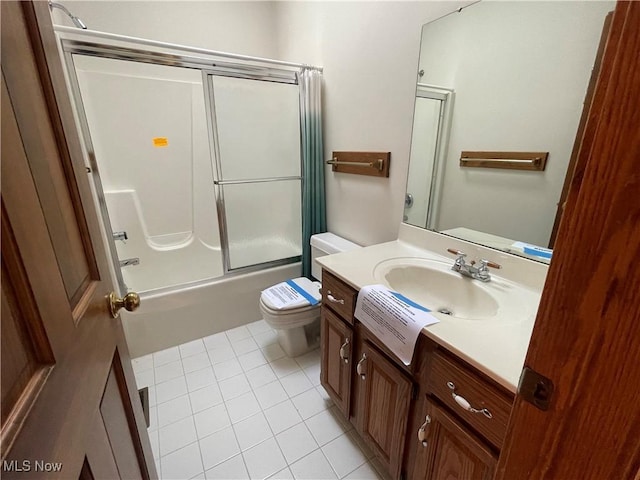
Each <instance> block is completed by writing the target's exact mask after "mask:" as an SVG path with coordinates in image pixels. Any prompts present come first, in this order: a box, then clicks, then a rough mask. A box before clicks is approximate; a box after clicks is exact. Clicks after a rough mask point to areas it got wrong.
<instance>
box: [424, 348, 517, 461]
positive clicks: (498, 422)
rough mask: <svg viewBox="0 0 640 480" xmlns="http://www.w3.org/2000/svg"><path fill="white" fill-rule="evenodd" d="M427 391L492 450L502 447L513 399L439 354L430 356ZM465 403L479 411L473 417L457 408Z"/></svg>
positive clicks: (471, 413) (462, 409)
mask: <svg viewBox="0 0 640 480" xmlns="http://www.w3.org/2000/svg"><path fill="white" fill-rule="evenodd" d="M428 391H429V392H430V393H432V394H433V395H435V396H436V397H438V399H440V400H441V401H442V402H443V403H444V404H445V405H447V406H448V407H449V408H451V410H453V411H454V412H455V413H456V414H457V415H458V416H459V417H460V418H462V419H463V420H464V421H466V422H467V423H468V424H469V425H470V426H471V427H473V428H474V429H475V430H476V431H477V432H478V433H480V434H481V435H483V436H484V437H485V438H486V439H487V440H488V441H489V442H491V443H492V444H493V445H494V446H495V447H497V448H498V449H500V448H501V447H502V442H503V441H504V436H505V433H506V430H507V422H508V421H509V414H510V413H511V406H512V404H513V398H510V397H509V396H508V395H507V394H505V393H503V392H501V391H499V390H498V389H497V388H496V387H494V386H493V385H491V384H489V383H488V382H487V381H486V380H484V379H482V378H480V377H479V376H478V375H477V374H474V373H472V372H471V371H470V370H468V369H467V368H466V367H464V366H463V365H461V364H459V363H457V362H455V361H454V360H453V359H451V358H449V357H446V356H445V355H443V354H442V353H441V352H439V351H436V352H434V355H433V360H432V364H431V369H430V373H429V379H428ZM455 396H457V397H458V399H457V401H456V398H455ZM465 400H466V402H468V404H469V405H470V407H472V408H473V409H477V410H480V411H479V412H475V413H474V412H471V411H469V410H467V409H465V408H464V406H463V405H460V403H463V404H464V403H465Z"/></svg>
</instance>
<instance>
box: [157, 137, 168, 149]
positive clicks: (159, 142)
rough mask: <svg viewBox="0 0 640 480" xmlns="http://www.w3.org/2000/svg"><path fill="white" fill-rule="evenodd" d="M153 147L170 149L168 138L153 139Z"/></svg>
mask: <svg viewBox="0 0 640 480" xmlns="http://www.w3.org/2000/svg"><path fill="white" fill-rule="evenodd" d="M153 146H154V147H168V146H169V140H167V137H155V138H154V139H153Z"/></svg>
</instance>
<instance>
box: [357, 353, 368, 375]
mask: <svg viewBox="0 0 640 480" xmlns="http://www.w3.org/2000/svg"><path fill="white" fill-rule="evenodd" d="M366 361H367V354H366V353H363V354H362V358H361V359H360V361H359V362H358V365H356V372H358V375H360V378H361V379H362V380H364V379H365V377H366V374H365V373H364V368H363V366H364V362H366Z"/></svg>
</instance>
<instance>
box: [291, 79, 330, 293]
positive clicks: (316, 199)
mask: <svg viewBox="0 0 640 480" xmlns="http://www.w3.org/2000/svg"><path fill="white" fill-rule="evenodd" d="M298 82H299V85H300V117H301V122H300V123H301V125H300V127H301V136H302V177H303V180H302V275H304V276H305V277H311V246H310V245H309V239H310V238H311V235H313V234H316V233H323V232H326V231H327V218H326V207H325V192H324V170H325V166H324V152H323V145H322V106H321V86H322V72H321V71H320V70H317V69H312V68H305V69H303V70H302V71H301V72H300V73H299V74H298ZM318 280H320V279H318Z"/></svg>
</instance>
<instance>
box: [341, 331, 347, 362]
mask: <svg viewBox="0 0 640 480" xmlns="http://www.w3.org/2000/svg"><path fill="white" fill-rule="evenodd" d="M348 347H349V337H347V338H345V339H344V343H343V344H342V346H341V347H340V358H341V359H342V360H344V363H349V356H348V355H347V353H346V352H347V348H348Z"/></svg>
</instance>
